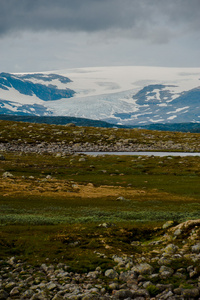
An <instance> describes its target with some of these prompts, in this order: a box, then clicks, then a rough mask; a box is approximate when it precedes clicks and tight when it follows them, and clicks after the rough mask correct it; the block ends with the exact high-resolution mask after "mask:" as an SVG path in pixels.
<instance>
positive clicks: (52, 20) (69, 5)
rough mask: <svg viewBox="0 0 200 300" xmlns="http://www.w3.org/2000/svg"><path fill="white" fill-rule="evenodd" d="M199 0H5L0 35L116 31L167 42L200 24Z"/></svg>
mask: <svg viewBox="0 0 200 300" xmlns="http://www.w3.org/2000/svg"><path fill="white" fill-rule="evenodd" d="M199 11H200V1H199V0H176V1H174V0H167V1H166V0H56V1H55V0H33V1H32V0H1V1H0V35H1V36H2V35H6V34H9V33H12V34H13V33H16V32H21V31H29V30H31V31H45V30H49V31H51V30H55V31H67V32H70V31H72V32H77V31H82V32H89V33H95V32H99V31H101V32H102V31H104V32H105V31H106V32H111V33H113V31H116V32H117V33H118V34H119V35H120V36H121V37H123V36H127V35H128V36H129V37H130V36H131V37H133V38H137V39H149V40H151V41H152V42H153V43H158V44H159V43H165V42H168V41H169V40H170V39H171V38H173V37H175V36H176V35H180V34H187V33H190V32H193V31H196V32H198V30H199V27H200V18H199Z"/></svg>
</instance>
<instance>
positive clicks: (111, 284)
mask: <svg viewBox="0 0 200 300" xmlns="http://www.w3.org/2000/svg"><path fill="white" fill-rule="evenodd" d="M109 288H110V289H111V290H118V289H119V284H118V283H116V282H113V283H110V284H109Z"/></svg>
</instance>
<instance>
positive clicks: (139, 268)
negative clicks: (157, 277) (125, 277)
mask: <svg viewBox="0 0 200 300" xmlns="http://www.w3.org/2000/svg"><path fill="white" fill-rule="evenodd" d="M131 270H132V271H135V272H138V273H139V274H142V275H144V274H152V273H153V267H152V266H151V265H149V264H147V263H143V264H139V265H136V266H134V267H133V268H132V269H131Z"/></svg>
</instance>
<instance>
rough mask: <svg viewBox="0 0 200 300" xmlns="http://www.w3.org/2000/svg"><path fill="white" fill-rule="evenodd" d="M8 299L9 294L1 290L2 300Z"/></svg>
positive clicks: (0, 297)
mask: <svg viewBox="0 0 200 300" xmlns="http://www.w3.org/2000/svg"><path fill="white" fill-rule="evenodd" d="M7 298H8V293H7V292H6V291H4V290H0V300H6V299H7Z"/></svg>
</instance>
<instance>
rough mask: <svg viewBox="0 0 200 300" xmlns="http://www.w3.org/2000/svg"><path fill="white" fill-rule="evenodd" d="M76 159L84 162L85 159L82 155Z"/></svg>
mask: <svg viewBox="0 0 200 300" xmlns="http://www.w3.org/2000/svg"><path fill="white" fill-rule="evenodd" d="M78 161H80V162H84V161H86V159H85V158H84V157H81V158H79V160H78Z"/></svg>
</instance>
